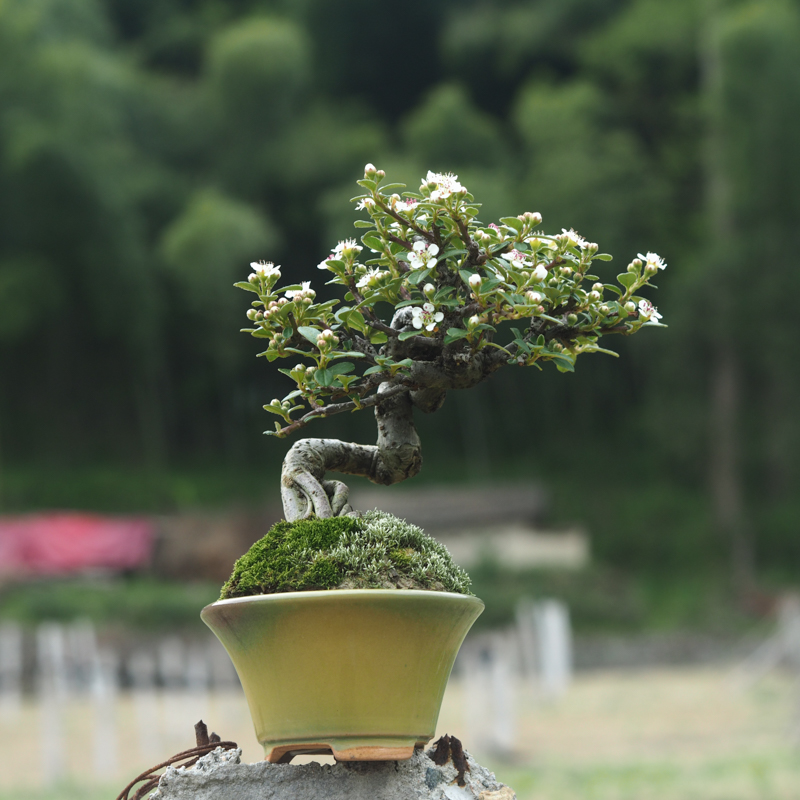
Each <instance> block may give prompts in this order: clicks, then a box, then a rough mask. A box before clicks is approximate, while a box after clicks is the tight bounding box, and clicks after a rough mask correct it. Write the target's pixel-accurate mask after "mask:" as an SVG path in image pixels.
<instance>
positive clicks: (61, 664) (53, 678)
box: [36, 623, 67, 784]
mask: <svg viewBox="0 0 800 800" xmlns="http://www.w3.org/2000/svg"><path fill="white" fill-rule="evenodd" d="M64 651H65V647H64V631H63V629H62V627H61V626H60V625H58V624H55V623H45V624H43V625H40V626H39V628H38V629H37V631H36V658H37V667H38V692H39V716H40V731H41V765H42V775H43V777H44V780H45V782H46V783H51V784H52V783H55V782H56V781H57V780H58V779H59V778H61V777H63V775H64V773H65V767H66V759H65V756H64V731H63V728H64V720H63V716H64V704H65V702H66V697H67V679H66V664H65V653H64Z"/></svg>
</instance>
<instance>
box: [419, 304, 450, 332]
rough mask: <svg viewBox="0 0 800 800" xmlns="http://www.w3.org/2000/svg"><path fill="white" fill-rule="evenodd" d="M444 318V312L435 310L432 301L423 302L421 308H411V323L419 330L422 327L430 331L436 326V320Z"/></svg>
mask: <svg viewBox="0 0 800 800" xmlns="http://www.w3.org/2000/svg"><path fill="white" fill-rule="evenodd" d="M443 319H444V314H443V313H442V312H441V311H436V309H435V307H434V305H433V303H425V304H424V305H423V306H422V308H420V307H419V306H414V308H412V309H411V324H412V325H413V326H414V327H415V328H416V329H417V330H421V329H422V328H423V327H424V328H425V330H426V331H432V330H433V329H434V328H435V327H436V323H437V322H441V321H442V320H443Z"/></svg>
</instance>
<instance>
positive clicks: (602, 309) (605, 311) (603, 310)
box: [597, 305, 610, 316]
mask: <svg viewBox="0 0 800 800" xmlns="http://www.w3.org/2000/svg"><path fill="white" fill-rule="evenodd" d="M597 310H598V311H599V312H600V313H601V314H602V315H603V316H606V314H608V312H609V311H610V309H609V307H608V306H606V305H602V306H600V308H598V309H597Z"/></svg>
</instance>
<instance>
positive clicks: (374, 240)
mask: <svg viewBox="0 0 800 800" xmlns="http://www.w3.org/2000/svg"><path fill="white" fill-rule="evenodd" d="M361 241H362V242H363V243H364V246H365V247H369V249H370V250H377V251H378V252H379V253H382V252H383V247H384V242H383V239H381V238H380V236H376V235H375V234H374V233H365V234H364V235H363V236H362V237H361Z"/></svg>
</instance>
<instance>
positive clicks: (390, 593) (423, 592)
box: [201, 589, 486, 614]
mask: <svg viewBox="0 0 800 800" xmlns="http://www.w3.org/2000/svg"><path fill="white" fill-rule="evenodd" d="M366 594H371V595H373V596H375V595H379V596H381V597H417V598H419V597H428V598H430V597H433V596H437V597H441V598H442V599H445V598H447V599H448V600H451V601H452V600H465V601H467V602H470V603H478V604H480V606H481V607H482V608H485V607H486V604H485V603H484V602H483V600H481V599H480V598H479V597H475V595H472V594H461V593H460V592H437V591H436V590H435V589H312V590H309V591H301V592H272V593H271V594H249V595H245V596H244V597H227V598H225V599H224V600H216V601H215V602H213V603H209V604H208V605H207V606H205V607H204V608H203V611H205V610H206V609H209V608H218V607H219V606H229V605H237V604H239V603H253V602H267V601H269V600H275V599H280V598H283V599H285V600H299V599H301V598H306V599H308V600H315V599H319V598H322V597H340V598H345V597H358V596H362V597H363V596H364V595H366ZM201 614H202V612H201Z"/></svg>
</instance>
